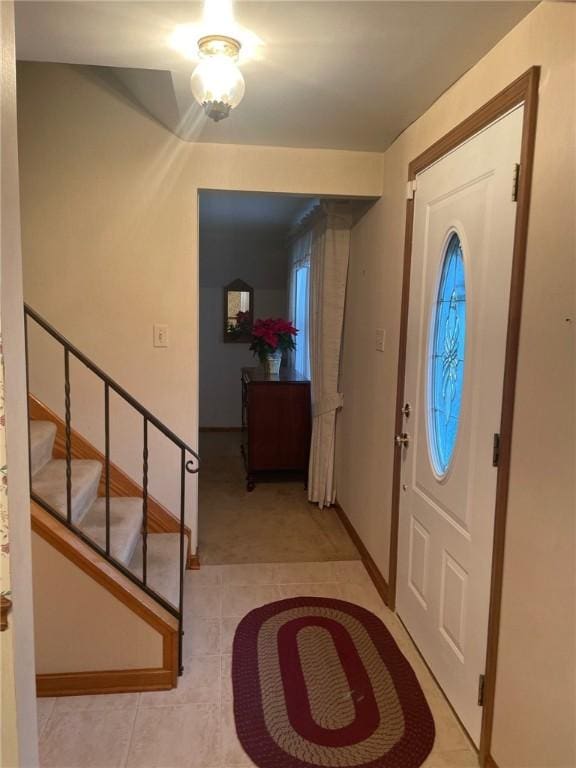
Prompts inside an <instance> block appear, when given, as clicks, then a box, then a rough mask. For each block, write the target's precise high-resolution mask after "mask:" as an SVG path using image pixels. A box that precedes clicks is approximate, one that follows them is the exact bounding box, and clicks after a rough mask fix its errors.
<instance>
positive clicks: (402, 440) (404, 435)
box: [394, 432, 410, 448]
mask: <svg viewBox="0 0 576 768" xmlns="http://www.w3.org/2000/svg"><path fill="white" fill-rule="evenodd" d="M394 440H395V441H396V445H403V446H404V447H405V448H407V447H408V445H409V444H410V435H409V434H408V432H401V433H400V434H399V435H396V437H395V438H394Z"/></svg>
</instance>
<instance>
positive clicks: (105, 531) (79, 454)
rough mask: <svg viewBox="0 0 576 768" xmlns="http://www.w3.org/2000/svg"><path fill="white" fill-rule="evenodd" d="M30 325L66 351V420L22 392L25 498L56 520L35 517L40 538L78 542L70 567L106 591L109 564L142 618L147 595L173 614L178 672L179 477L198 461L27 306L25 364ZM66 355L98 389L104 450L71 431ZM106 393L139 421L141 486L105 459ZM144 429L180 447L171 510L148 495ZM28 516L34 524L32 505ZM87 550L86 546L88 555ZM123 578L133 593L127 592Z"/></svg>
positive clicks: (183, 545) (184, 543) (182, 562)
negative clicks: (77, 566)
mask: <svg viewBox="0 0 576 768" xmlns="http://www.w3.org/2000/svg"><path fill="white" fill-rule="evenodd" d="M29 321H33V322H34V323H36V325H38V326H39V327H40V328H41V329H43V331H45V332H46V333H47V334H48V335H49V336H51V337H52V338H53V339H55V340H56V341H57V342H58V343H59V344H60V345H61V346H62V348H63V352H64V356H63V358H64V393H63V394H64V403H65V413H64V417H63V418H61V417H59V416H57V415H56V414H55V413H53V412H52V411H50V410H49V409H48V408H47V407H46V406H45V405H43V404H42V403H40V401H38V400H37V399H36V398H35V397H34V396H33V395H32V394H31V393H29V395H28V402H29V416H30V421H29V435H30V487H31V498H32V501H33V502H34V503H35V504H36V505H38V506H39V507H41V508H42V510H43V513H42V514H46V513H48V515H49V518H50V516H51V518H52V519H53V520H54V521H57V524H56V523H54V522H53V523H52V524H50V523H48V522H46V521H44V522H43V523H42V522H41V521H40V519H38V520H37V526H36V527H37V530H38V531H39V532H43V534H44V537H45V538H46V540H48V539H49V538H50V540H51V541H52V543H54V537H55V536H56V537H57V538H58V539H59V541H58V547H57V548H59V549H60V551H61V552H64V553H65V554H66V548H67V547H68V550H70V551H71V550H72V549H74V548H76V545H75V544H74V543H73V540H74V539H70V536H71V534H72V535H73V537H75V538H76V539H79V540H81V542H82V544H81V546H84V553H83V554H82V556H81V557H78V553H76V554H75V555H74V557H72V556H70V558H69V559H70V560H74V558H75V562H76V563H78V562H81V561H82V562H84V563H89V570H91V571H93V570H94V568H96V569H97V568H98V567H100V570H101V572H102V573H104V572H105V573H106V578H105V579H103V581H106V582H107V583H108V584H109V586H111V588H112V591H118V590H116V585H111V583H110V573H112V574H113V572H114V571H111V570H110V566H113V569H115V570H116V571H117V572H118V574H119V576H118V579H119V583H120V582H122V584H123V586H122V589H121V590H120V591H121V592H122V593H123V594H128V593H129V594H130V599H134V600H135V601H136V603H138V601H139V597H138V594H139V593H138V589H139V590H140V591H141V593H142V598H141V601H142V605H144V604H147V605H148V608H147V609H146V611H148V614H150V602H149V601H150V598H152V600H153V601H155V602H156V603H157V604H158V606H159V608H160V610H164V611H166V612H168V614H170V615H171V616H172V617H174V619H176V620H177V622H178V672H180V673H181V672H182V626H183V608H184V600H183V598H184V569H185V568H186V566H187V563H188V559H189V554H190V553H189V545H190V530H189V529H188V528H187V526H186V525H185V520H184V518H185V502H186V500H185V496H186V483H185V475H186V473H192V474H194V473H196V472H197V471H198V465H199V457H198V455H197V453H196V452H195V451H194V450H193V449H192V448H190V446H188V445H187V444H186V443H185V442H184V441H182V440H181V439H180V438H179V437H178V436H177V435H175V434H174V433H173V432H172V431H171V430H170V429H169V428H168V427H166V426H165V425H164V424H162V422H160V421H159V420H158V419H157V418H156V417H155V416H154V415H153V414H151V413H150V412H149V411H148V410H147V409H146V408H144V406H142V405H141V404H140V403H139V402H138V401H137V400H135V398H133V397H132V396H131V395H130V394H129V393H128V392H126V390H124V389H123V388H122V387H121V386H120V385H119V384H117V383H116V382H115V381H114V380H113V379H112V378H111V377H109V376H108V375H107V374H106V373H104V371H102V370H101V369H100V368H99V367H98V366H97V365H96V364H95V363H93V362H92V361H91V360H89V359H88V358H87V357H86V356H85V355H84V354H83V353H81V352H80V351H79V350H78V349H77V348H76V347H74V346H73V345H72V344H71V343H70V342H69V341H68V340H67V339H66V338H65V337H64V336H62V334H60V333H59V332H58V331H57V330H56V329H55V328H53V327H52V326H51V325H49V324H48V323H47V322H46V321H45V320H44V319H43V318H42V317H41V316H40V315H38V314H37V313H36V312H35V311H34V310H32V309H31V308H30V307H27V306H26V307H25V329H26V359H27V361H28V359H29V358H28V355H29V350H28V323H29ZM70 357H74V358H75V359H76V360H77V361H79V362H80V363H82V364H83V365H84V366H85V367H86V368H87V369H88V370H89V371H91V372H92V374H94V375H95V376H96V377H97V378H98V379H100V380H101V382H102V384H103V395H104V435H105V449H104V453H100V452H99V451H98V450H97V449H96V448H94V447H93V446H91V445H90V444H89V443H88V442H87V441H86V440H85V439H84V438H83V437H82V436H80V435H79V434H78V433H77V432H75V431H74V430H73V429H72V423H71V400H72V392H71V385H70ZM110 391H112V392H114V394H115V395H118V396H119V397H120V398H122V400H123V401H124V402H125V403H126V404H127V405H128V406H129V407H130V408H132V409H134V410H135V411H136V412H137V413H138V414H140V416H141V418H142V425H143V431H142V432H141V435H142V482H141V484H137V483H136V482H135V481H134V480H133V479H132V478H130V477H129V476H128V475H126V474H125V473H123V472H122V471H121V470H120V469H119V468H118V467H117V466H115V465H114V464H113V463H112V462H111V459H110V439H109V435H110V407H109V400H110ZM84 407H86V404H84ZM150 426H153V427H154V428H155V429H156V430H159V431H160V432H161V433H162V434H163V435H164V436H165V437H167V438H168V439H169V440H170V441H171V442H172V444H174V445H175V446H176V447H177V448H178V449H179V454H180V461H179V465H180V466H179V469H180V482H179V490H180V505H179V509H178V511H177V513H172V512H171V511H169V510H166V509H165V508H164V507H162V505H160V504H159V503H158V502H157V501H156V500H155V499H153V498H152V497H151V496H150V495H149V492H148V469H149V468H148V461H149V457H148V433H149V427H150ZM32 511H33V522H34V515H35V513H34V508H33V510H32ZM49 518H48V519H49ZM58 526H60V527H58ZM59 531H60V533H58V532H59ZM66 542H67V544H66ZM86 545H87V546H88V547H89V548H90V549H88V550H86ZM78 546H80V543H79V544H78ZM90 550H93V551H94V552H95V553H97V556H96V557H94V556H92V557H91V556H90V555H89V554H87V553H89V552H90ZM99 563H100V565H99ZM126 578H127V579H129V580H130V581H131V582H133V584H135V585H136V586H137V588H138V589H136V590H134V589H133V588H132V589H130V588H128V587H127V586H126V585H127V583H128V582H126ZM101 583H102V582H101ZM146 601H148V603H146ZM142 605H135V606H134V611H135V612H136V613H141V610H142ZM152 613H153V610H152ZM171 620H173V619H171ZM174 637H175V636H174ZM166 648H168V646H166ZM168 656H169V654H168ZM168 656H167V657H168Z"/></svg>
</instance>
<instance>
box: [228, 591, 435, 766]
mask: <svg viewBox="0 0 576 768" xmlns="http://www.w3.org/2000/svg"><path fill="white" fill-rule="evenodd" d="M232 683H233V688H234V718H235V721H236V730H237V732H238V737H239V739H240V742H241V744H242V746H243V748H244V750H245V751H246V753H247V754H248V755H249V756H250V758H251V759H252V760H253V761H254V763H256V765H257V766H260V768H316V766H325V767H326V768H352V767H353V766H354V767H355V768H360V767H362V768H418V766H420V765H422V763H423V762H424V760H425V759H426V756H427V755H428V754H429V752H430V750H431V749H432V745H433V744H434V721H433V719H432V714H431V712H430V709H429V708H428V705H427V703H426V699H425V698H424V694H423V693H422V689H421V688H420V685H419V684H418V681H417V679H416V676H415V674H414V672H413V671H412V668H411V667H410V665H409V663H408V661H407V660H406V659H405V658H404V656H403V655H402V653H401V651H400V649H399V648H398V646H397V645H396V643H395V642H394V639H393V638H392V636H391V635H390V633H389V632H388V630H387V629H386V627H385V626H384V625H383V624H382V622H381V621H380V619H378V618H377V617H376V616H375V615H374V614H373V613H370V612H369V611H367V610H365V609H364V608H361V607H360V606H358V605H353V604H352V603H347V602H344V601H342V600H333V599H327V598H321V597H297V598H293V599H289V600H280V601H278V602H275V603H270V604H269V605H265V606H263V607H262V608H257V609H256V610H254V611H251V612H250V613H249V614H247V616H245V617H244V618H243V619H242V621H241V622H240V624H239V626H238V629H237V630H236V635H235V637H234V648H233V657H232Z"/></svg>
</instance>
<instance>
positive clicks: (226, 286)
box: [198, 190, 358, 565]
mask: <svg viewBox="0 0 576 768" xmlns="http://www.w3.org/2000/svg"><path fill="white" fill-rule="evenodd" d="M319 204H320V200H319V199H318V198H316V197H309V196H297V195H285V194H272V193H260V192H258V193H255V192H228V191H217V190H210V191H201V192H200V193H199V210H200V216H199V220H200V249H199V256H200V258H199V269H200V280H199V284H200V313H199V316H200V333H199V337H200V370H199V382H200V387H199V390H200V408H199V415H200V452H201V455H202V472H201V473H200V475H199V497H198V531H199V555H200V559H201V562H202V564H203V565H214V564H226V563H274V562H318V561H329V560H332V561H340V560H349V559H357V558H358V552H357V550H356V548H355V546H354V544H353V543H352V541H351V540H350V538H349V536H348V534H347V533H346V531H345V530H344V528H343V526H342V523H341V522H340V519H339V517H338V514H337V512H336V511H335V509H334V508H324V509H322V510H321V509H318V507H317V506H316V505H312V504H310V503H309V502H308V497H307V491H306V476H307V469H308V453H309V448H310V421H311V402H310V401H311V397H310V385H309V379H310V362H309V358H310V355H309V343H308V335H309V293H310V263H309V256H310V254H309V253H307V252H305V251H306V247H309V246H307V244H306V242H304V246H303V252H302V253H299V254H296V255H295V253H294V251H295V248H296V247H297V246H296V245H295V244H296V243H299V242H300V236H301V234H302V232H304V231H306V229H307V227H309V226H310V223H311V222H312V221H313V218H314V215H315V211H316V209H317V208H318V206H319ZM304 240H305V239H304ZM309 240H310V241H311V238H309ZM298 247H300V246H298ZM301 250H302V249H301ZM268 319H272V320H273V321H277V320H278V319H282V320H286V321H288V322H289V323H290V324H292V325H293V326H294V327H295V328H296V329H297V330H298V333H297V334H296V336H295V339H294V341H295V349H293V350H290V349H287V350H284V351H283V354H282V360H281V367H280V371H279V374H278V375H274V374H271V375H270V374H269V371H268V370H266V367H265V366H266V364H265V363H264V364H263V363H262V362H261V360H260V359H259V356H258V354H255V353H254V352H253V351H251V349H250V347H251V342H252V339H253V337H252V328H253V326H254V324H255V323H258V321H266V320H268ZM248 400H250V402H251V405H250V408H248ZM248 410H250V413H248ZM248 421H251V422H254V421H255V422H256V423H257V426H258V432H257V434H253V433H252V430H249V427H248ZM249 431H250V433H251V436H250V438H249V436H248V433H249ZM249 440H251V441H252V444H251V445H250V447H248V441H249ZM249 451H250V453H251V454H254V452H255V451H257V453H258V464H257V467H258V469H259V471H257V472H256V471H254V469H253V467H251V466H250V465H249V464H250V462H249V457H248V452H249ZM262 468H263V469H262Z"/></svg>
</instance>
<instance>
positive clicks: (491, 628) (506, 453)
mask: <svg viewBox="0 0 576 768" xmlns="http://www.w3.org/2000/svg"><path fill="white" fill-rule="evenodd" d="M539 79H540V67H531V68H530V69H529V70H527V72H525V73H524V74H523V75H521V76H520V77H519V78H518V79H517V80H514V82H513V83H511V84H510V85H509V86H507V87H506V88H505V89H504V90H503V91H500V93H498V94H497V95H496V96H494V98H492V99H491V100H490V101H488V102H487V103H486V104H484V106H482V107H480V109H478V110H477V111H476V112H474V113H473V114H472V115H470V116H469V117H468V118H466V120H464V121H463V122H461V123H459V125H457V126H456V127H455V128H453V129H452V130H451V131H449V132H448V133H447V134H446V135H445V136H443V137H442V138H440V139H439V140H438V141H436V142H435V143H434V144H432V145H431V146H430V147H428V149H426V150H424V152H422V153H421V154H420V155H418V157H416V158H415V159H414V160H412V162H411V163H410V164H409V165H408V181H413V180H414V179H415V178H416V174H418V173H420V172H421V171H423V170H425V169H426V168H428V166H430V165H432V163H435V162H437V161H438V160H440V159H441V158H442V157H444V155H446V154H448V153H449V152H451V151H452V150H453V149H455V148H456V147H458V146H459V145H460V144H462V143H463V142H465V141H467V140H468V139H470V138H471V137H472V136H474V134H476V133H478V132H479V131H481V130H482V129H484V128H486V127H487V126H488V125H490V123H493V122H494V121H495V120H497V119H498V118H499V117H502V116H503V115H505V114H506V113H507V112H509V111H510V110H511V109H513V108H514V107H517V106H519V105H520V104H524V118H523V125H522V145H521V151H520V167H521V171H520V180H519V185H518V199H517V206H516V221H515V229H514V247H513V256H512V276H511V283H510V304H509V308H508V328H507V334H506V359H505V364H504V382H503V391H502V395H503V396H502V414H501V419H500V462H499V466H498V475H497V482H496V505H495V513H494V537H493V554H492V573H491V583H490V612H489V617H488V640H487V656H486V671H485V689H484V711H483V715H482V730H481V735H480V765H482V766H488V765H491V764H493V759H492V757H491V755H490V744H491V741H492V725H493V718H494V698H495V689H496V669H497V663H498V635H499V629H500V611H501V603H502V577H503V567H504V541H505V535H506V510H507V504H508V486H509V480H510V456H511V440H512V426H513V417H514V395H515V388H516V371H517V363H518V343H519V337H520V318H521V312H522V292H523V285H524V271H525V264H526V242H527V234H528V216H529V210H530V193H531V187H532V166H533V159H534V143H535V137H536V116H537V111H538V83H539ZM416 194H418V193H417V192H416ZM413 220H414V200H413V199H411V200H407V202H406V229H405V235H404V275H403V280H402V309H401V316H400V340H399V347H398V378H397V387H396V418H395V434H400V432H401V431H402V413H401V408H402V405H403V399H404V383H405V373H406V341H407V331H408V302H409V296H410V267H411V259H412V229H413ZM400 459H401V455H400V451H399V450H398V449H396V451H395V454H394V468H393V485H392V521H391V530H390V574H389V579H388V586H389V606H390V608H391V609H392V610H395V608H396V580H397V570H398V527H399V506H400V471H401V460H400ZM491 761H492V762H491Z"/></svg>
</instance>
